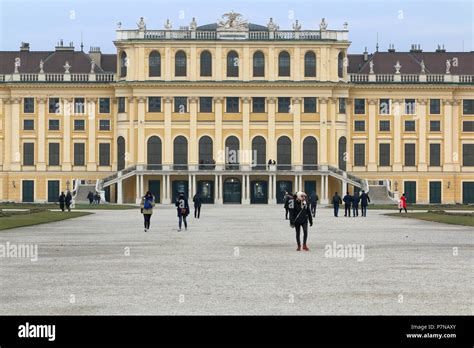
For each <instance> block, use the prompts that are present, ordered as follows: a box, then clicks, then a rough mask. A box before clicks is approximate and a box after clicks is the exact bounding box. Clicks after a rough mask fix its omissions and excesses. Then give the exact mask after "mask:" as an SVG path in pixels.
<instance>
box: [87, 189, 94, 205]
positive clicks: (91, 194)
mask: <svg viewBox="0 0 474 348" xmlns="http://www.w3.org/2000/svg"><path fill="white" fill-rule="evenodd" d="M87 199H88V200H89V204H92V203H94V194H93V193H92V191H89V193H88V194H87Z"/></svg>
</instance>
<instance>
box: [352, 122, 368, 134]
mask: <svg viewBox="0 0 474 348" xmlns="http://www.w3.org/2000/svg"><path fill="white" fill-rule="evenodd" d="M354 131H355V132H365V121H354Z"/></svg>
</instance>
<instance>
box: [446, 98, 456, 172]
mask: <svg viewBox="0 0 474 348" xmlns="http://www.w3.org/2000/svg"><path fill="white" fill-rule="evenodd" d="M443 107H444V122H443V129H444V132H443V136H444V137H443V138H444V139H443V140H444V141H443V147H444V164H443V171H449V172H450V171H452V170H453V155H454V154H453V100H451V99H443ZM455 126H456V127H458V125H455Z"/></svg>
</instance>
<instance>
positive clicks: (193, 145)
mask: <svg viewBox="0 0 474 348" xmlns="http://www.w3.org/2000/svg"><path fill="white" fill-rule="evenodd" d="M198 101H199V98H198V97H191V98H189V150H190V151H189V164H190V165H195V166H197V165H198V162H199V160H198V152H199V144H198V140H197V113H198ZM194 189H195V188H194Z"/></svg>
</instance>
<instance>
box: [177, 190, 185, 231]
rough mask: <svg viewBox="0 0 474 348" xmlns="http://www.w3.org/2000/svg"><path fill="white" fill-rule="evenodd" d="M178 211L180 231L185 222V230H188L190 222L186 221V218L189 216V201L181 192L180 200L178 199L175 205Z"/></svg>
mask: <svg viewBox="0 0 474 348" xmlns="http://www.w3.org/2000/svg"><path fill="white" fill-rule="evenodd" d="M174 205H175V206H176V209H177V211H178V226H179V229H178V231H181V225H182V223H183V222H184V229H185V230H187V229H188V222H187V221H186V217H187V216H188V215H189V204H188V200H187V199H186V197H185V196H184V193H183V192H180V193H179V195H178V198H176V202H175V204H174Z"/></svg>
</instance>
